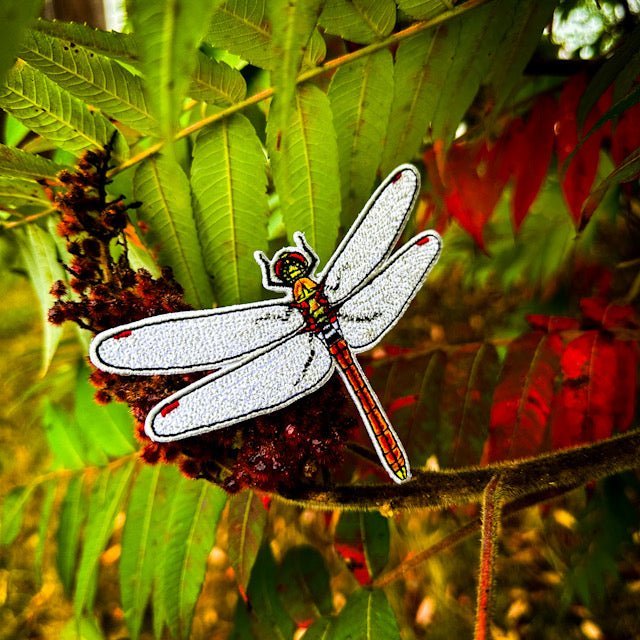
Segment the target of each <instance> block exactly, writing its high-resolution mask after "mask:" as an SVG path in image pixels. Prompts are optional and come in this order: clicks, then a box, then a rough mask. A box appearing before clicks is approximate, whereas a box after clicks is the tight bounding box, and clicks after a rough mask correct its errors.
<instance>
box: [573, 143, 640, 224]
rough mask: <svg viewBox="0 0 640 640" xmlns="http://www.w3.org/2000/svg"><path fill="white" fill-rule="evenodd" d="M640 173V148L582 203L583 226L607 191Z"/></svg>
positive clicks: (633, 178)
mask: <svg viewBox="0 0 640 640" xmlns="http://www.w3.org/2000/svg"><path fill="white" fill-rule="evenodd" d="M639 175H640V149H636V150H635V151H632V152H631V153H630V154H629V155H628V156H627V157H626V158H625V159H624V160H623V161H622V163H621V164H620V166H618V167H616V168H615V169H614V170H613V171H612V172H611V173H610V174H609V175H608V176H607V177H606V178H605V179H604V180H602V181H601V182H600V183H599V184H598V185H596V186H595V187H594V188H593V189H592V190H591V193H590V194H589V197H588V198H587V199H586V200H585V202H584V204H583V205H582V220H583V223H582V226H583V227H584V225H586V223H587V222H588V221H589V219H590V218H591V216H592V215H593V214H594V212H595V210H596V209H597V208H598V206H599V205H600V203H601V202H602V199H603V198H604V196H605V194H606V193H607V191H608V190H609V189H610V188H611V187H613V186H614V185H616V184H620V183H622V182H629V181H631V180H635V179H636V178H637V177H638V176H639Z"/></svg>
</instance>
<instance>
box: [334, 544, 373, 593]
mask: <svg viewBox="0 0 640 640" xmlns="http://www.w3.org/2000/svg"><path fill="white" fill-rule="evenodd" d="M334 548H335V550H336V551H337V552H338V553H339V554H340V555H341V556H342V559H343V560H344V561H345V563H346V565H347V567H349V570H350V571H351V573H353V577H354V578H355V579H356V580H357V581H358V582H359V583H360V584H361V585H363V586H365V585H368V584H371V576H370V575H369V570H368V569H367V561H366V558H365V556H364V547H363V546H362V543H360V544H343V543H339V542H336V543H334Z"/></svg>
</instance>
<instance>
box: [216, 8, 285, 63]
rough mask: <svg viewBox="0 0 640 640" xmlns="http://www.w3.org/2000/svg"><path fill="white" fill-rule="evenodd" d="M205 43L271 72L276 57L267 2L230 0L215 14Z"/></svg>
mask: <svg viewBox="0 0 640 640" xmlns="http://www.w3.org/2000/svg"><path fill="white" fill-rule="evenodd" d="M205 40H206V41H207V42H209V43H211V44H212V45H214V46H216V47H220V48H221V49H226V50H227V51H230V52H231V53H235V54H237V55H239V56H240V57H241V58H243V59H244V60H247V62H250V63H251V64H254V65H256V66H258V67H262V68H263V69H269V68H270V67H271V64H272V62H273V56H272V53H271V27H270V25H269V22H268V21H267V0H227V2H225V3H224V4H223V5H222V6H221V7H220V8H219V9H218V10H217V11H216V12H215V13H214V14H213V17H212V19H211V24H210V25H209V31H208V33H207V35H206V37H205Z"/></svg>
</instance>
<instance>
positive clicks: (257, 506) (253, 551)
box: [227, 490, 267, 591]
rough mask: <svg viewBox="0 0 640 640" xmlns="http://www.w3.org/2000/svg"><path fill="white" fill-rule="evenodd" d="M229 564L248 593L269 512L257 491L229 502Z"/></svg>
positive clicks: (235, 496)
mask: <svg viewBox="0 0 640 640" xmlns="http://www.w3.org/2000/svg"><path fill="white" fill-rule="evenodd" d="M227 522H228V526H229V548H228V551H227V553H228V554H229V562H230V563H231V566H232V567H233V569H234V571H235V573H236V580H237V581H238V584H240V585H241V586H242V587H243V589H244V590H245V591H246V589H247V585H248V584H249V578H250V576H251V569H252V567H253V563H254V562H255V560H256V556H257V555H258V550H259V549H260V545H261V543H262V538H263V536H264V529H265V526H266V524H267V510H266V509H265V508H264V506H263V505H262V502H261V501H260V498H259V497H258V496H257V495H256V494H255V493H254V492H253V491H248V490H247V491H243V492H241V493H238V494H236V495H234V496H231V498H230V499H229V515H228V518H227Z"/></svg>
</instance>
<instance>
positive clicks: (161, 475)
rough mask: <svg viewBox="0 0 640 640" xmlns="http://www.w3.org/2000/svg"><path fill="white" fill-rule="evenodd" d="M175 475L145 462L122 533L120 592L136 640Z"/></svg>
mask: <svg viewBox="0 0 640 640" xmlns="http://www.w3.org/2000/svg"><path fill="white" fill-rule="evenodd" d="M176 477H177V474H176V473H175V469H173V468H171V467H165V466H160V465H156V466H153V467H151V466H148V465H144V466H143V467H142V468H141V469H140V473H139V474H138V476H137V478H136V479H135V481H134V484H133V488H132V491H131V497H130V499H129V505H128V507H127V519H126V521H125V525H124V530H123V532H122V555H121V556H120V593H121V594H122V607H123V609H124V614H125V617H126V619H127V627H128V628H129V633H130V634H131V637H132V638H133V639H134V640H136V639H137V638H138V637H139V636H140V629H141V626H142V621H143V616H144V613H145V608H146V606H147V602H148V600H149V596H150V594H151V587H152V584H153V578H154V571H155V568H156V564H157V562H158V554H160V553H162V552H163V548H162V547H161V545H160V543H161V537H162V533H163V525H164V524H166V522H167V518H168V515H169V506H170V502H169V496H170V495H171V492H172V490H173V483H174V482H175V480H176ZM175 543H176V544H181V542H178V541H175Z"/></svg>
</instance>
